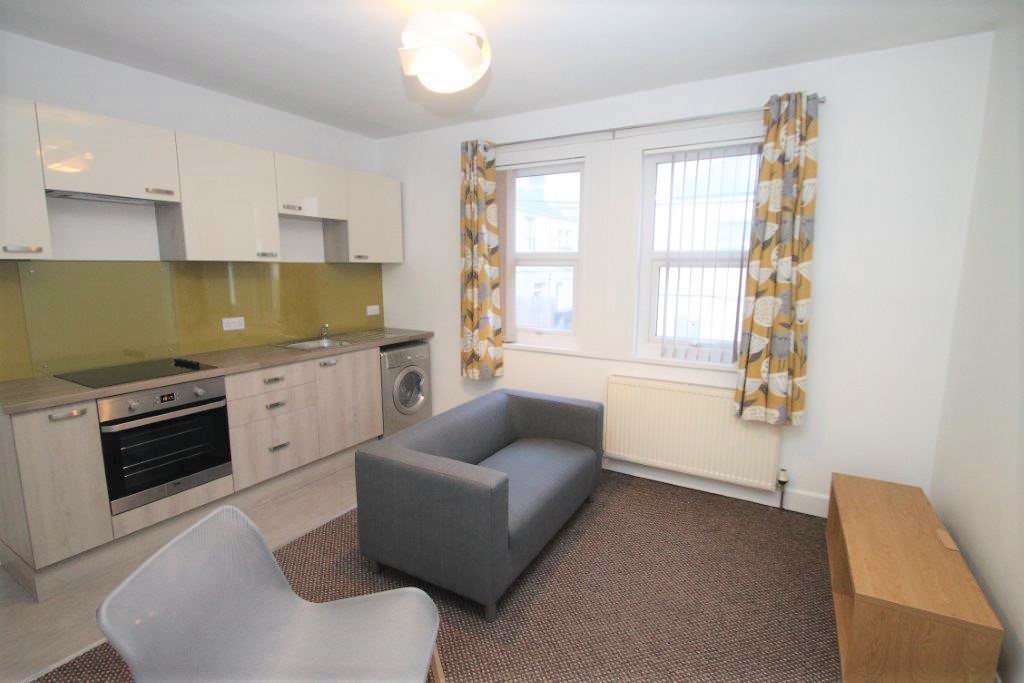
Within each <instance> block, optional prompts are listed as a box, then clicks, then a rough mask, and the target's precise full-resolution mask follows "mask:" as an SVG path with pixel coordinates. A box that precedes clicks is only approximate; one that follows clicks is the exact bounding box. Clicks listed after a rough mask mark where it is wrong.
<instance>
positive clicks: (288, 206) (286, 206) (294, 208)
mask: <svg viewBox="0 0 1024 683" xmlns="http://www.w3.org/2000/svg"><path fill="white" fill-rule="evenodd" d="M281 208H282V209H288V210H289V211H302V207H301V206H299V205H298V204H282V205H281Z"/></svg>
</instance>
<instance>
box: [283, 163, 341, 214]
mask: <svg viewBox="0 0 1024 683" xmlns="http://www.w3.org/2000/svg"><path fill="white" fill-rule="evenodd" d="M274 164H275V166H276V171H277V212H278V213H281V214H285V215H289V216H306V217H308V218H328V219H331V220H339V221H343V220H345V219H346V218H348V185H347V181H346V177H345V175H346V173H345V169H344V168H341V167H340V166H331V165H329V164H321V163H317V162H316V161H310V160H308V159H300V158H298V157H293V156H288V155H287V154H276V153H275V154H274Z"/></svg>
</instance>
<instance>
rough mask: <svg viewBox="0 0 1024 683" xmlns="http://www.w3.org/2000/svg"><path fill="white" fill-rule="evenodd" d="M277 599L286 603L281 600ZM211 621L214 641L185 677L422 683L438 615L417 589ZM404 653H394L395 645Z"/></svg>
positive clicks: (268, 608)
mask: <svg viewBox="0 0 1024 683" xmlns="http://www.w3.org/2000/svg"><path fill="white" fill-rule="evenodd" d="M281 597H283V598H285V599H280V598H281ZM263 604H264V608H263V609H260V610H255V611H254V610H252V609H249V610H246V613H242V614H236V615H235V618H236V620H237V625H235V626H234V627H233V628H232V626H229V625H227V624H225V623H224V620H223V619H216V620H215V621H216V622H218V629H224V632H222V633H221V634H220V635H219V636H218V637H215V638H211V639H209V640H205V639H204V640H205V642H206V643H208V647H207V646H204V645H203V644H202V643H195V644H194V655H195V656H194V657H193V658H192V660H193V665H192V666H186V667H185V670H186V671H188V670H189V669H191V671H188V673H189V676H190V677H195V678H208V679H222V678H227V679H234V680H245V679H249V680H323V681H327V680H330V681H362V680H389V681H417V682H420V683H421V682H422V681H423V679H424V676H425V674H426V670H427V667H428V666H429V663H430V656H431V652H432V651H433V648H434V640H435V637H436V634H437V628H438V624H439V618H438V614H437V608H436V607H435V606H434V603H433V601H432V600H431V599H430V598H429V597H428V596H427V594H426V593H424V592H423V591H421V590H419V589H418V588H399V589H397V590H391V591H385V592H383V593H375V594H372V595H364V596H360V597H355V598H347V599H345V600H336V601H334V602H326V603H312V602H307V601H305V600H302V599H301V598H298V597H297V596H294V595H289V596H279V598H278V599H270V600H268V601H267V602H266V603H263ZM398 643H401V646H398V647H396V644H398Z"/></svg>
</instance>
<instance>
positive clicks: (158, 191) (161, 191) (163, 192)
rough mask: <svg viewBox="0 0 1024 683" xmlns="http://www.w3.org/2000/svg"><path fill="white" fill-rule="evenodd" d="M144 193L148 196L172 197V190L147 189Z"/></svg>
mask: <svg viewBox="0 0 1024 683" xmlns="http://www.w3.org/2000/svg"><path fill="white" fill-rule="evenodd" d="M146 192H148V193H150V194H165V195H168V196H174V190H167V189H164V188H162V187H147V188H146Z"/></svg>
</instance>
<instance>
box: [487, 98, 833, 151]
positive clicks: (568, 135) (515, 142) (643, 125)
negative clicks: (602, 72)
mask: <svg viewBox="0 0 1024 683" xmlns="http://www.w3.org/2000/svg"><path fill="white" fill-rule="evenodd" d="M825 101H826V98H825V97H819V98H818V104H825ZM767 108H768V107H751V108H750V109H737V110H735V111H723V112H718V113H716V114H698V115H697V116H687V117H686V118H682V119H669V120H668V121H655V122H654V123H637V124H634V125H632V126H619V127H617V128H601V129H599V130H587V131H583V132H582V133H564V134H562V135H551V136H549V137H546V138H531V139H529V140H513V141H512V142H498V143H495V144H494V146H495V147H509V146H511V145H521V144H525V143H527V142H548V141H551V140H562V139H564V138H575V137H581V136H583V135H599V134H601V133H611V134H612V137H615V134H616V133H618V132H620V131H624V130H636V129H638V128H654V127H655V126H666V125H669V124H672V123H686V122H688V121H701V120H703V119H717V118H719V117H722V116H736V115H737V114H753V113H754V112H758V111H764V110H766V109H767Z"/></svg>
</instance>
